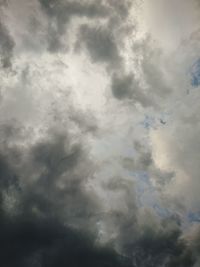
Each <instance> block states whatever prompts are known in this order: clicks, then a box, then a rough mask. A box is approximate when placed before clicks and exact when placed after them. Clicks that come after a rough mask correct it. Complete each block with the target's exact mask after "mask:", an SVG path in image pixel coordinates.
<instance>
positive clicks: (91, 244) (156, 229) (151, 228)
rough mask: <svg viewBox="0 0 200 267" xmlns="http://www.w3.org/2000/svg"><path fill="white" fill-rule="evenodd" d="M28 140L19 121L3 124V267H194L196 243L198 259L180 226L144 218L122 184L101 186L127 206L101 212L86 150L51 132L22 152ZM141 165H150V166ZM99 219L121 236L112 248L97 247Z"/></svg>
mask: <svg viewBox="0 0 200 267" xmlns="http://www.w3.org/2000/svg"><path fill="white" fill-rule="evenodd" d="M26 134H27V131H26V129H24V128H20V127H19V125H17V123H16V124H15V125H13V126H12V125H9V124H7V125H1V146H0V155H1V156H0V169H1V172H0V217H1V223H0V241H1V244H2V245H1V248H0V249H1V252H2V253H1V256H0V260H1V265H2V266H5V267H12V266H16V267H17V266H20V267H21V266H26V267H29V266H30V267H32V266H34V267H35V266H36V267H37V266H42V267H43V266H44V267H50V266H52V267H54V266H58V265H59V266H65V265H69V264H70V266H75V267H78V266H87V267H89V266H94V265H95V266H115V267H116V266H122V267H131V266H132V267H138V266H139V267H143V266H154V267H159V266H162V265H161V264H163V266H166V267H173V266H176V267H179V266H180V267H183V266H184V267H186V266H187V267H193V263H194V262H195V261H196V259H197V258H198V255H199V254H198V249H197V247H198V246H197V245H196V244H198V241H195V242H194V243H192V244H194V245H193V246H195V248H196V249H195V253H193V250H192V246H191V247H190V246H187V243H186V242H185V241H184V239H181V235H182V231H181V228H180V220H177V219H175V218H169V219H167V220H161V221H160V222H154V223H152V222H151V216H148V215H147V217H146V219H145V218H143V219H141V218H140V216H139V213H138V208H137V206H136V202H135V201H133V194H132V188H131V187H130V185H129V183H127V184H126V183H124V182H122V181H121V179H113V180H112V181H111V182H110V183H108V184H105V185H104V186H105V190H108V191H111V192H116V191H118V192H122V193H124V198H123V200H124V201H125V204H126V207H127V208H126V209H125V210H121V211H119V212H118V211H112V212H110V213H105V214H102V213H101V212H99V211H101V209H100V206H99V203H98V201H97V199H96V197H92V196H91V194H87V192H86V191H85V189H84V185H85V183H86V181H87V179H88V177H89V176H90V175H91V174H92V172H93V168H92V166H91V162H90V160H89V159H88V156H87V151H86V150H85V149H83V146H82V144H81V143H78V144H73V143H72V140H70V138H69V137H66V134H65V135H62V134H56V133H54V134H50V133H49V132H48V135H47V136H45V138H44V137H43V138H42V139H40V140H38V141H37V142H36V143H35V144H30V145H28V147H27V146H26V147H24V146H21V145H20V144H19V143H20V142H19V140H22V139H23V138H24V137H25V135H26ZM144 164H145V165H149V163H146V160H145V163H144ZM13 199H15V201H13ZM11 200H12V201H11ZM10 201H11V203H10ZM11 204H12V205H14V207H12V209H11V206H10V205H11ZM13 210H14V211H15V212H13ZM98 212H99V215H98ZM102 219H103V221H104V222H106V223H107V224H108V225H110V226H111V227H112V228H113V229H115V231H116V234H117V235H116V238H114V239H113V240H111V241H110V242H109V244H108V247H105V246H99V245H97V244H96V243H95V240H96V237H97V236H96V234H97V229H96V223H97V222H98V221H99V220H100V221H101V220H102ZM75 229H76V230H75ZM195 240H197V239H195ZM112 248H118V249H119V250H120V251H121V252H123V255H126V257H124V256H123V257H122V256H120V255H118V254H117V253H116V252H114V251H113V250H112Z"/></svg>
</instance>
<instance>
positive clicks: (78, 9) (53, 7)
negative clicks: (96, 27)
mask: <svg viewBox="0 0 200 267" xmlns="http://www.w3.org/2000/svg"><path fill="white" fill-rule="evenodd" d="M39 2H40V4H41V7H42V9H43V10H44V11H45V13H46V14H47V15H48V16H49V30H48V33H47V38H48V49H49V51H50V52H58V51H62V50H63V49H64V48H65V49H66V47H67V46H68V45H67V44H66V43H65V45H62V41H61V37H62V35H63V34H64V33H65V32H67V31H68V30H69V28H70V25H69V22H70V21H71V19H72V18H74V17H82V18H83V17H86V18H89V19H98V18H105V17H107V16H108V14H109V12H110V11H109V8H108V7H106V6H105V5H104V4H103V2H101V1H100V2H98V3H97V2H96V1H52V0H39ZM52 22H54V23H52Z"/></svg>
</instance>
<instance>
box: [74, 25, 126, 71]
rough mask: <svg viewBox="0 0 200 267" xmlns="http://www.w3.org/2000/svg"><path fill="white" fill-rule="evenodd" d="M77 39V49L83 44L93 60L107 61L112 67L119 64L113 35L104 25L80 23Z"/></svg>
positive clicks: (119, 60)
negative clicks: (95, 25)
mask: <svg viewBox="0 0 200 267" xmlns="http://www.w3.org/2000/svg"><path fill="white" fill-rule="evenodd" d="M77 39H78V41H77V49H78V50H79V49H80V47H81V46H85V48H86V49H87V51H88V53H89V55H90V57H91V60H92V61H93V62H96V63H107V64H109V65H110V66H112V68H117V67H119V65H120V64H121V57H120V54H119V51H118V47H117V44H116V42H115V39H114V36H113V34H112V32H111V31H110V30H109V29H107V28H106V27H101V26H100V27H91V26H88V25H87V24H85V25H82V26H81V27H80V31H79V36H78V38H77Z"/></svg>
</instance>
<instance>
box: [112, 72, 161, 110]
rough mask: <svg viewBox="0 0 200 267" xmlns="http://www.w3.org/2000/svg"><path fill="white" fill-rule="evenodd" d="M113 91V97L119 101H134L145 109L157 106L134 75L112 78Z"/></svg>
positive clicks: (116, 75) (115, 75) (114, 76)
mask: <svg viewBox="0 0 200 267" xmlns="http://www.w3.org/2000/svg"><path fill="white" fill-rule="evenodd" d="M111 90H112V93H113V96H114V97H116V98H117V99H119V100H132V101H134V102H135V103H139V104H141V105H142V106H143V107H150V106H156V104H155V103H154V101H153V99H151V98H150V97H149V96H148V95H147V93H146V92H144V90H143V89H142V87H141V86H140V85H139V83H138V81H136V80H135V78H134V74H128V75H118V74H114V75H113V77H112V83H111Z"/></svg>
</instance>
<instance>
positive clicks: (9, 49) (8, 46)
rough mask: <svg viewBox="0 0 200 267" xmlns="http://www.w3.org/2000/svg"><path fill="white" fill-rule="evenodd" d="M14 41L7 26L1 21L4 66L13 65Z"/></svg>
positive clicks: (0, 53) (0, 44)
mask: <svg viewBox="0 0 200 267" xmlns="http://www.w3.org/2000/svg"><path fill="white" fill-rule="evenodd" d="M13 48H14V41H13V39H12V37H11V36H10V34H9V32H8V30H7V28H6V26H5V25H4V24H3V22H2V21H0V59H1V64H2V67H3V68H8V67H10V66H11V58H12V55H13Z"/></svg>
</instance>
